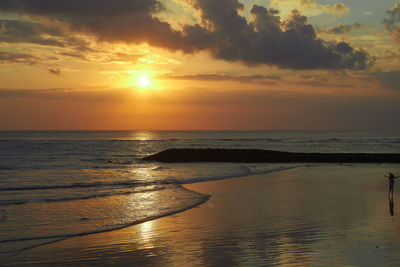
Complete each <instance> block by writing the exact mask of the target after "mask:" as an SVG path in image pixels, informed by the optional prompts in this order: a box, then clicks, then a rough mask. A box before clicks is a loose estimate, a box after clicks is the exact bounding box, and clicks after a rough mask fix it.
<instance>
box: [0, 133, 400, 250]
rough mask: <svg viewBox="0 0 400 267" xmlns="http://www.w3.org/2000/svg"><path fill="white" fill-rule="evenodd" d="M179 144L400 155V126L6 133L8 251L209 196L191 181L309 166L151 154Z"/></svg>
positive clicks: (2, 142)
mask: <svg viewBox="0 0 400 267" xmlns="http://www.w3.org/2000/svg"><path fill="white" fill-rule="evenodd" d="M169 148H235V149H270V150H277V151H288V152H322V153H329V152H337V153H400V133H380V132H315V131H311V132H310V131H0V257H7V256H8V255H12V254H15V253H19V252H22V251H24V250H28V249H31V248H35V247H38V246H41V245H44V244H49V243H53V242H57V241H60V240H64V239H67V238H71V237H74V236H82V235H87V234H93V233H100V232H105V231H112V230H116V229H121V228H124V227H128V226H131V225H135V224H138V223H141V222H145V221H149V220H153V219H156V218H159V217H162V216H167V215H171V214H174V213H178V212H181V211H184V210H187V209H190V208H193V207H195V206H197V205H200V204H202V203H204V202H206V201H207V200H208V199H209V197H210V196H208V195H204V194H200V193H197V192H193V191H190V190H188V189H186V188H185V186H184V185H185V184H189V183H195V182H203V181H211V180H219V179H228V178H235V177H244V176H250V175H253V174H262V173H270V172H279V171H284V170H289V169H293V168H297V167H299V166H304V165H306V164H295V163H292V164H277V163H274V164H269V163H159V162H145V161H142V158H144V157H146V156H149V155H152V154H154V153H157V152H160V151H163V150H165V149H169Z"/></svg>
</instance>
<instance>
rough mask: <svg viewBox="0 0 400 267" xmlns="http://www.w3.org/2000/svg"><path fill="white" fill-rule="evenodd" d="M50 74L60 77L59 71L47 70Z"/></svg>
mask: <svg viewBox="0 0 400 267" xmlns="http://www.w3.org/2000/svg"><path fill="white" fill-rule="evenodd" d="M48 71H49V73H50V74H53V75H57V76H61V70H60V69H48Z"/></svg>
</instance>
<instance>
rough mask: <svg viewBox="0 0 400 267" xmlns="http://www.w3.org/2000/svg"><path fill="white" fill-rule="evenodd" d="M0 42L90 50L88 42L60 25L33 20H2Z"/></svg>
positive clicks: (0, 22) (0, 23)
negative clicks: (65, 30)
mask: <svg viewBox="0 0 400 267" xmlns="http://www.w3.org/2000/svg"><path fill="white" fill-rule="evenodd" d="M0 43H32V44H39V45H44V46H56V47H69V48H71V47H72V48H74V49H75V50H79V51H90V50H91V49H90V48H89V47H88V43H87V42H85V41H83V40H81V39H79V38H76V37H73V36H68V35H66V34H65V32H64V31H63V30H62V29H61V28H60V27H58V26H48V25H44V24H40V23H37V22H32V21H22V20H0Z"/></svg>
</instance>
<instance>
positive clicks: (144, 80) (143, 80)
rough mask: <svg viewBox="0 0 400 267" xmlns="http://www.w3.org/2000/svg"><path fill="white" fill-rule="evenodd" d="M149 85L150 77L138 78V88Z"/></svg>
mask: <svg viewBox="0 0 400 267" xmlns="http://www.w3.org/2000/svg"><path fill="white" fill-rule="evenodd" d="M149 85H150V79H149V78H147V77H142V78H140V79H139V86H140V88H142V89H145V88H147V87H149Z"/></svg>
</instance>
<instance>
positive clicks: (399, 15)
mask: <svg viewBox="0 0 400 267" xmlns="http://www.w3.org/2000/svg"><path fill="white" fill-rule="evenodd" d="M386 14H388V15H389V18H388V19H384V20H383V23H384V25H385V29H386V30H387V31H388V32H389V34H390V35H391V36H392V38H393V40H394V41H395V42H397V43H400V3H397V4H395V5H394V6H393V7H392V8H390V9H389V10H387V11H386Z"/></svg>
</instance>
